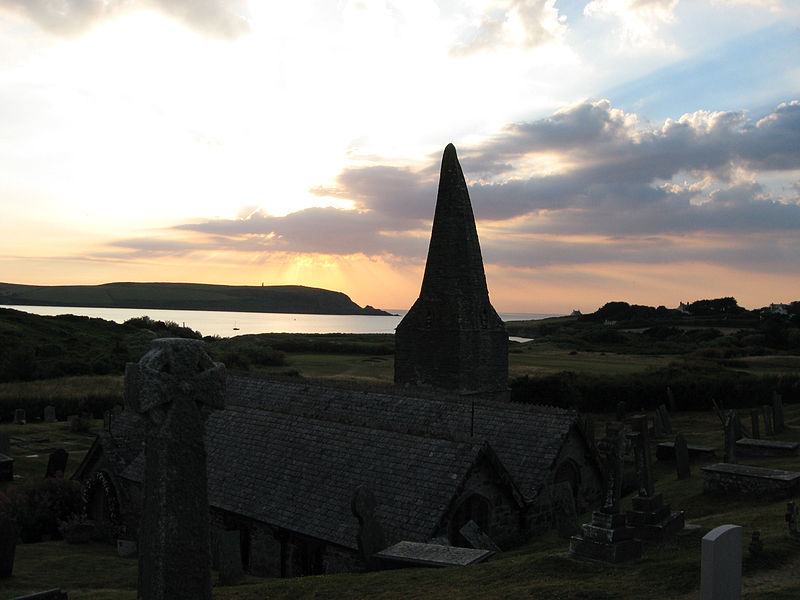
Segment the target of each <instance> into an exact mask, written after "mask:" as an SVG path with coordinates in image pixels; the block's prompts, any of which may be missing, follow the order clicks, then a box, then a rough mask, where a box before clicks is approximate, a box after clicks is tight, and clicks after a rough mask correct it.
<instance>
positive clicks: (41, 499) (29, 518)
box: [0, 479, 83, 543]
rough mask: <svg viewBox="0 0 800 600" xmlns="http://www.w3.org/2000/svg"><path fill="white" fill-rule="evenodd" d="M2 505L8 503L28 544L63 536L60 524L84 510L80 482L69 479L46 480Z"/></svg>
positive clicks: (10, 511) (13, 518)
mask: <svg viewBox="0 0 800 600" xmlns="http://www.w3.org/2000/svg"><path fill="white" fill-rule="evenodd" d="M5 497H6V498H7V499H8V494H6V495H5ZM0 504H5V505H6V506H7V508H6V510H8V511H9V516H11V518H12V520H13V521H14V522H15V523H16V524H17V527H18V530H19V534H20V536H21V537H22V541H23V542H25V543H30V542H39V541H41V540H42V538H43V537H45V536H50V537H54V538H57V537H59V531H58V527H59V525H60V523H61V522H62V521H65V520H68V519H69V518H70V517H71V516H72V515H75V514H79V513H81V512H82V511H83V502H82V500H81V492H80V484H79V483H78V482H76V481H70V480H66V479H44V480H42V481H41V482H39V483H37V484H35V485H33V486H31V487H30V488H28V489H27V490H26V491H25V492H15V495H14V496H13V498H11V499H9V500H8V501H7V502H5V503H3V502H2V501H0ZM0 510H2V509H0Z"/></svg>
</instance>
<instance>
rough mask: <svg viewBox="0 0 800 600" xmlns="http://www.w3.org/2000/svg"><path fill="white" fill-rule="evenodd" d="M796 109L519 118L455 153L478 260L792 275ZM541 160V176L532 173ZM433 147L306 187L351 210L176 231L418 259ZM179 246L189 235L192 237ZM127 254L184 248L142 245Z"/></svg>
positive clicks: (210, 241)
mask: <svg viewBox="0 0 800 600" xmlns="http://www.w3.org/2000/svg"><path fill="white" fill-rule="evenodd" d="M797 139H800V102H798V101H792V102H788V103H784V104H781V105H779V106H778V107H776V108H775V109H774V110H773V111H770V112H769V113H768V114H766V115H764V116H761V117H760V118H752V117H750V116H749V115H747V114H746V113H744V112H740V111H728V112H706V111H697V112H694V113H690V114H686V115H683V116H681V117H680V118H678V119H675V120H667V121H665V122H664V123H663V124H660V125H650V124H643V123H641V122H640V121H639V120H638V119H637V117H636V115H634V114H630V113H626V112H624V111H621V110H619V109H616V108H614V107H613V106H612V105H611V103H610V102H608V101H607V100H597V101H585V102H581V103H579V104H577V105H575V106H572V107H569V108H566V109H564V110H561V111H559V112H557V113H555V114H553V115H551V116H549V117H547V118H543V119H538V120H535V121H531V122H525V123H515V124H510V125H508V126H506V127H504V128H503V129H502V130H501V131H500V132H498V134H497V135H495V136H493V137H492V138H489V139H487V140H485V141H483V142H481V143H477V144H473V145H465V146H463V147H461V148H459V156H460V159H461V163H462V167H463V169H464V172H465V174H466V176H467V180H468V182H469V184H470V185H469V189H470V197H471V200H472V205H473V210H474V213H475V215H476V217H477V219H478V227H479V234H480V236H481V244H482V248H483V254H484V258H485V260H486V262H487V264H494V265H499V266H509V267H514V268H526V267H527V268H531V267H533V266H543V265H544V266H552V265H562V266H563V265H576V264H587V265H595V264H599V263H617V264H621V263H625V262H627V263H635V264H642V265H646V264H668V263H670V262H693V263H707V262H715V263H717V264H726V265H739V266H743V265H749V266H751V267H753V268H758V269H760V270H762V271H765V270H768V269H772V270H775V269H784V270H786V269H789V270H791V269H794V268H796V265H795V263H796V257H797V256H798V255H800V182H799V181H798V175H799V174H800V149H798V145H797V143H796V140H797ZM540 157H547V161H548V165H549V167H548V169H546V170H542V169H539V168H538V166H537V165H538V162H537V161H538V160H539V158H540ZM439 158H440V157H439V155H438V154H437V155H436V156H431V157H430V166H429V167H426V168H424V169H421V170H413V169H410V168H407V167H397V166H388V165H372V166H362V167H351V168H348V169H344V170H343V171H341V172H340V173H339V175H338V177H337V178H336V179H335V181H334V182H333V184H332V185H327V186H323V187H319V188H316V189H314V190H313V192H314V193H316V194H318V195H320V196H328V197H331V196H332V197H336V198H338V199H340V200H348V201H350V202H352V204H353V205H354V207H355V208H354V209H352V210H345V209H341V208H333V207H325V208H319V207H318V208H309V209H306V210H302V211H298V212H295V213H290V214H288V215H285V216H280V217H276V216H271V215H269V214H266V213H264V212H263V211H260V210H256V211H253V210H251V209H248V210H247V211H244V212H242V213H241V217H240V218H235V219H209V220H205V221H199V222H195V223H186V224H183V225H179V226H177V227H176V228H175V230H176V231H179V232H182V233H183V234H191V236H193V237H192V240H195V239H196V240H197V242H196V243H197V245H195V246H193V248H194V250H197V251H208V252H211V251H222V252H231V253H251V254H259V253H261V254H264V255H267V254H270V253H284V254H285V253H296V254H302V253H311V254H329V255H340V256H349V255H356V254H359V255H364V256H367V257H383V258H384V259H385V260H387V261H389V262H392V261H411V262H418V261H420V260H422V259H424V255H425V248H426V247H427V242H428V237H429V235H430V224H431V219H432V215H433V210H434V204H435V198H436V189H437V182H438V168H439ZM187 243H188V242H187ZM117 245H118V246H120V247H124V248H128V249H131V250H134V251H136V252H140V253H141V252H171V251H174V252H189V251H192V246H187V247H186V248H182V247H175V248H171V247H169V246H161V245H159V243H158V242H157V241H154V240H152V239H143V240H125V241H124V242H118V243H117Z"/></svg>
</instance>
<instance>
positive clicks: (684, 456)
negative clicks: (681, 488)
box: [675, 433, 691, 479]
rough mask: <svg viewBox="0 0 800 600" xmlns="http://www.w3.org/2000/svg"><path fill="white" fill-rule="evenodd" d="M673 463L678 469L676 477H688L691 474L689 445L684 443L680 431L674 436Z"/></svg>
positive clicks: (684, 440)
mask: <svg viewBox="0 0 800 600" xmlns="http://www.w3.org/2000/svg"><path fill="white" fill-rule="evenodd" d="M675 465H676V467H677V469H678V479H689V476H690V475H691V469H690V467H689V447H688V446H687V445H686V438H685V437H684V436H683V434H682V433H678V435H676V436H675Z"/></svg>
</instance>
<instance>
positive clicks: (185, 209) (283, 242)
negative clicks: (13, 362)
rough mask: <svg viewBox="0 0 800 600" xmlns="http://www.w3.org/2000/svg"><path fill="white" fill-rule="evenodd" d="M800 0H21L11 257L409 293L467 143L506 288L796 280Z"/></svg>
mask: <svg viewBox="0 0 800 600" xmlns="http://www.w3.org/2000/svg"><path fill="white" fill-rule="evenodd" d="M798 56H800V2H796V1H794V0H459V1H456V0H352V1H350V0H339V1H335V0H293V1H292V2H281V3H274V2H262V1H257V0H252V1H249V2H248V1H239V0H0V281H4V282H9V283H25V284H35V285H56V284H99V283H107V282H113V281H184V282H197V283H218V284H231V285H261V284H262V283H264V284H265V285H278V284H281V285H283V284H299V285H308V286H314V287H322V288H327V289H333V290H337V291H342V292H344V293H346V294H348V295H349V296H350V297H351V298H352V299H353V300H354V301H355V302H357V303H358V304H360V305H362V306H363V305H365V304H370V305H372V306H376V307H379V308H385V309H406V308H408V307H410V305H411V304H412V303H413V302H414V300H415V299H416V297H417V296H418V294H419V289H420V284H421V281H422V273H423V270H424V263H425V257H426V254H427V247H428V239H429V236H430V228H431V221H432V218H433V211H434V206H435V201H436V190H437V184H438V175H439V167H440V161H441V156H442V151H443V150H444V147H445V146H446V145H447V144H448V143H450V142H452V143H453V144H455V146H456V149H457V151H458V156H459V160H460V162H461V166H462V168H463V170H464V174H465V176H466V178H467V182H468V184H469V189H470V197H471V200H472V206H473V211H474V213H475V217H476V221H477V226H478V234H479V237H480V241H481V249H482V254H483V258H484V263H485V268H486V277H487V283H488V286H489V294H490V298H491V301H492V304H493V305H494V306H495V308H496V309H497V310H498V311H499V312H506V313H508V312H526V313H558V314H567V313H569V312H571V311H572V310H575V309H577V310H581V311H582V312H592V311H594V310H596V309H597V308H599V307H600V306H602V305H603V304H605V303H606V302H610V301H627V302H630V303H635V304H645V305H649V306H659V305H664V306H667V307H675V306H677V305H678V304H679V302H681V301H685V302H689V301H693V300H699V299H705V298H718V297H726V296H733V297H735V298H736V299H737V300H738V302H739V304H740V305H741V306H745V307H747V308H751V309H752V308H759V307H762V306H766V305H769V304H770V303H779V302H791V301H794V300H800V61H798V60H797V57H798Z"/></svg>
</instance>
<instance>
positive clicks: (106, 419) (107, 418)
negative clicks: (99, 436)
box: [103, 410, 113, 431]
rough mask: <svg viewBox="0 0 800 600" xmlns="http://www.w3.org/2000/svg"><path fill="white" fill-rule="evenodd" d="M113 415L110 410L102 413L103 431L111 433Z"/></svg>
mask: <svg viewBox="0 0 800 600" xmlns="http://www.w3.org/2000/svg"><path fill="white" fill-rule="evenodd" d="M112 419H113V413H112V412H111V411H110V410H107V411H105V412H103V431H111V423H112Z"/></svg>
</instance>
